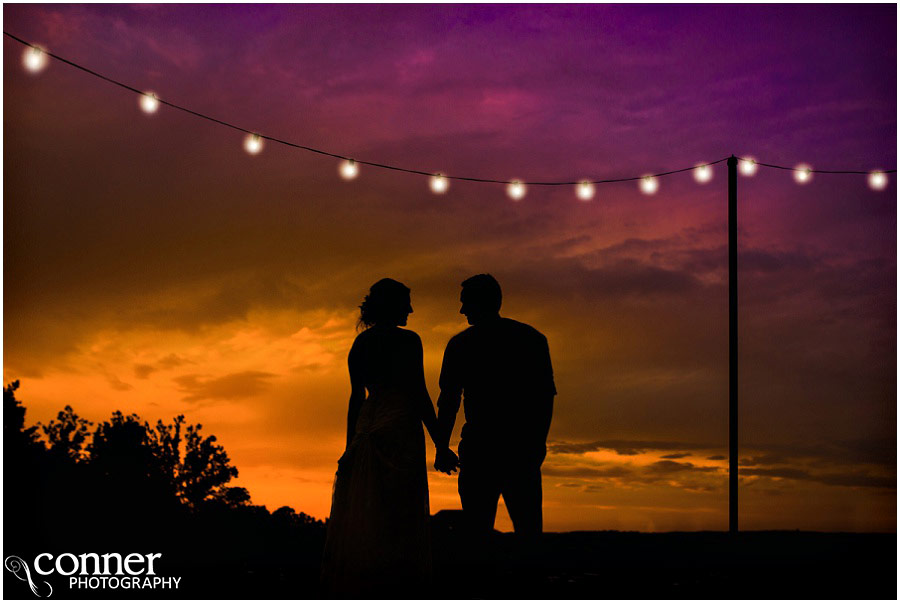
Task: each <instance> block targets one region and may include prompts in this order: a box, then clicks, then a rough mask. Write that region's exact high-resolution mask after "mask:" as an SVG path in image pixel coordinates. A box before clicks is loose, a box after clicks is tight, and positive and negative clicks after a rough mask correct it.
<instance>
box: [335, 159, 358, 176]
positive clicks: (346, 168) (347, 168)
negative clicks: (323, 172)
mask: <svg viewBox="0 0 900 603" xmlns="http://www.w3.org/2000/svg"><path fill="white" fill-rule="evenodd" d="M339 171H340V173H341V178H343V179H344V180H353V179H354V178H356V177H357V176H358V175H359V166H358V165H356V162H355V161H353V160H352V159H348V160H346V161H344V162H342V163H341V166H340V168H339Z"/></svg>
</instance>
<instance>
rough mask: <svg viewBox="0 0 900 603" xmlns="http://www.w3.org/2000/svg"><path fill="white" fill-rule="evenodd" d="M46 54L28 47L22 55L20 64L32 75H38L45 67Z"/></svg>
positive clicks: (35, 48)
mask: <svg viewBox="0 0 900 603" xmlns="http://www.w3.org/2000/svg"><path fill="white" fill-rule="evenodd" d="M48 62H49V61H48V60H47V53H45V52H44V51H43V49H41V48H38V47H37V46H29V47H28V48H26V49H25V52H24V53H23V54H22V64H23V65H25V69H27V70H28V71H30V72H32V73H39V72H41V71H43V70H44V67H46V66H47V63H48Z"/></svg>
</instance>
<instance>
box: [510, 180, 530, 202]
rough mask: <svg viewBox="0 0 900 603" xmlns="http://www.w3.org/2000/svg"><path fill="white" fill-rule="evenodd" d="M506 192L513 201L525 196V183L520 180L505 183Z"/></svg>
mask: <svg viewBox="0 0 900 603" xmlns="http://www.w3.org/2000/svg"><path fill="white" fill-rule="evenodd" d="M506 194H507V195H509V198H510V199H512V200H513V201H519V200H521V199H522V197H524V196H525V185H524V184H523V183H522V181H521V180H513V181H512V182H510V183H509V184H507V185H506Z"/></svg>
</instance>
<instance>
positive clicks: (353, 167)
mask: <svg viewBox="0 0 900 603" xmlns="http://www.w3.org/2000/svg"><path fill="white" fill-rule="evenodd" d="M3 34H4V35H6V36H7V37H9V38H11V39H13V40H15V41H16V42H19V43H20V44H22V45H24V46H25V47H26V48H25V52H24V54H23V55H22V63H23V65H24V67H25V68H26V69H27V70H28V71H30V72H32V73H36V72H39V71H41V70H43V69H44V68H46V66H47V64H48V63H49V58H53V59H56V60H57V61H60V62H62V63H65V64H67V65H69V66H71V67H74V68H75V69H78V70H80V71H83V72H85V73H88V74H90V75H93V76H94V77H97V78H99V79H102V80H105V81H107V82H109V83H111V84H113V85H115V86H119V87H120V88H124V89H126V90H129V91H131V92H133V93H136V94H138V95H139V97H140V98H139V102H140V106H141V109H142V110H144V111H145V112H147V113H154V112H156V111H157V110H158V108H159V105H160V104H165V105H167V106H169V107H171V108H173V109H177V110H179V111H183V112H185V113H189V114H191V115H193V116H194V117H199V118H201V119H205V120H207V121H211V122H214V123H216V124H219V125H221V126H225V127H227V128H231V129H233V130H238V131H240V132H243V133H245V134H246V137H245V138H244V149H245V150H246V151H247V152H248V153H250V154H252V155H255V154H257V153H259V152H260V151H262V148H263V137H262V136H261V135H259V134H255V133H253V132H251V131H250V130H247V129H245V128H242V127H240V126H237V125H235V124H232V123H229V122H227V121H223V120H221V119H217V118H215V117H211V116H209V115H205V114H203V113H200V112H198V111H194V110H192V109H188V108H187V107H183V106H180V105H176V104H174V103H171V102H164V101H160V100H159V98H158V97H157V96H156V95H155V94H154V93H152V92H143V91H141V90H138V89H137V88H134V87H132V86H129V85H128V84H124V83H122V82H120V81H118V80H115V79H112V78H110V77H107V76H105V75H103V74H101V73H98V72H96V71H93V70H91V69H88V68H87V67H84V66H82V65H79V64H77V63H74V62H72V61H70V60H68V59H65V58H63V57H61V56H58V55H55V54H53V53H50V52H48V51H46V50H44V49H42V48H40V47H38V46H36V45H34V44H32V43H30V42H27V41H26V40H23V39H21V38H18V37H16V36H14V35H13V34H11V33H9V32H6V31H4V32H3ZM265 138H266V139H268V140H270V141H272V142H276V143H278V144H282V145H285V146H289V147H292V148H295V149H301V150H305V151H309V152H311V153H317V154H319V155H326V156H329V157H334V158H337V159H341V160H342V163H341V165H340V167H339V171H340V174H341V176H342V177H343V178H344V179H346V180H352V179H353V178H356V176H357V175H358V174H359V164H363V165H369V166H372V167H377V168H381V169H387V170H394V171H398V172H405V173H408V174H418V175H422V176H429V177H430V178H431V182H430V186H431V190H432V191H433V192H435V193H437V194H441V193H444V192H446V191H447V190H448V189H449V186H450V182H449V181H450V180H463V181H468V182H482V183H496V184H506V185H507V187H506V191H507V194H508V195H509V196H510V197H511V198H512V199H514V200H517V201H518V200H520V199H522V198H523V197H524V196H525V188H526V185H532V184H533V185H538V186H560V185H575V187H576V188H575V194H576V195H577V196H578V198H579V199H582V200H585V201H586V200H589V199H591V198H592V197H593V196H594V192H595V191H594V185H596V184H610V183H615V182H630V181H635V180H637V181H638V185H639V187H640V189H641V191H643V192H644V193H645V194H648V195H652V194H654V193H656V192H657V190H659V181H658V178H659V177H661V176H668V175H671V174H677V173H681V172H686V171H691V170H693V171H694V178H695V179H696V180H697V182H701V183H705V182H709V181H710V180H711V179H712V169H711V168H712V166H713V165H715V164H717V163H722V162H724V161H726V159H728V158H727V157H726V158H722V159H718V160H716V161H712V162H709V163H706V164H702V165H699V166H694V167H688V168H682V169H678V170H671V171H668V172H662V173H659V174H652V175H646V176H641V177H630V178H614V179H605V180H593V181H591V180H582V181H580V182H568V181H544V182H537V181H534V182H530V181H522V180H514V181H512V182H509V181H506V180H497V179H493V178H474V177H464V176H447V175H444V174H433V173H428V172H424V171H421V170H413V169H409V168H402V167H398V166H394V165H388V164H382V163H375V162H371V161H359V160H353V159H346V158H345V156H342V155H339V154H337V153H331V152H328V151H323V150H321V149H316V148H313V147H308V146H305V145H300V144H296V143H293V142H289V141H286V140H282V139H279V138H273V137H271V136H266V137H265ZM760 165H762V166H765V167H770V168H777V169H781V170H789V171H793V172H794V178H795V180H796V181H797V182H798V183H800V184H805V183H808V182H809V181H811V180H812V175H813V173H816V172H818V173H827V174H868V175H869V178H868V181H869V186H870V187H871V188H872V189H873V190H884V189H885V188H886V187H887V184H888V176H887V175H888V174H892V173H896V171H897V170H896V169H894V170H876V171H873V172H865V171H856V170H813V169H812V168H811V167H809V166H807V165H805V164H801V165H799V166H797V167H794V168H790V167H784V166H780V165H772V164H767V163H760V162H757V161H756V159H754V158H752V157H741V158H738V167H739V169H740V171H741V173H742V174H743V175H745V176H753V175H754V174H756V171H757V168H758V166H760Z"/></svg>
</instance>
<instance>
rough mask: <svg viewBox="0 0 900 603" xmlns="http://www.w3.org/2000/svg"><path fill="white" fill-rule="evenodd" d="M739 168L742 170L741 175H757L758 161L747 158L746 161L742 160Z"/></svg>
mask: <svg viewBox="0 0 900 603" xmlns="http://www.w3.org/2000/svg"><path fill="white" fill-rule="evenodd" d="M738 164H739V167H740V168H741V173H742V174H743V175H744V176H752V175H753V174H755V173H756V169H757V167H758V166H757V165H756V159H754V158H753V157H747V158H746V159H741V160H740V161H739V162H738Z"/></svg>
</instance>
